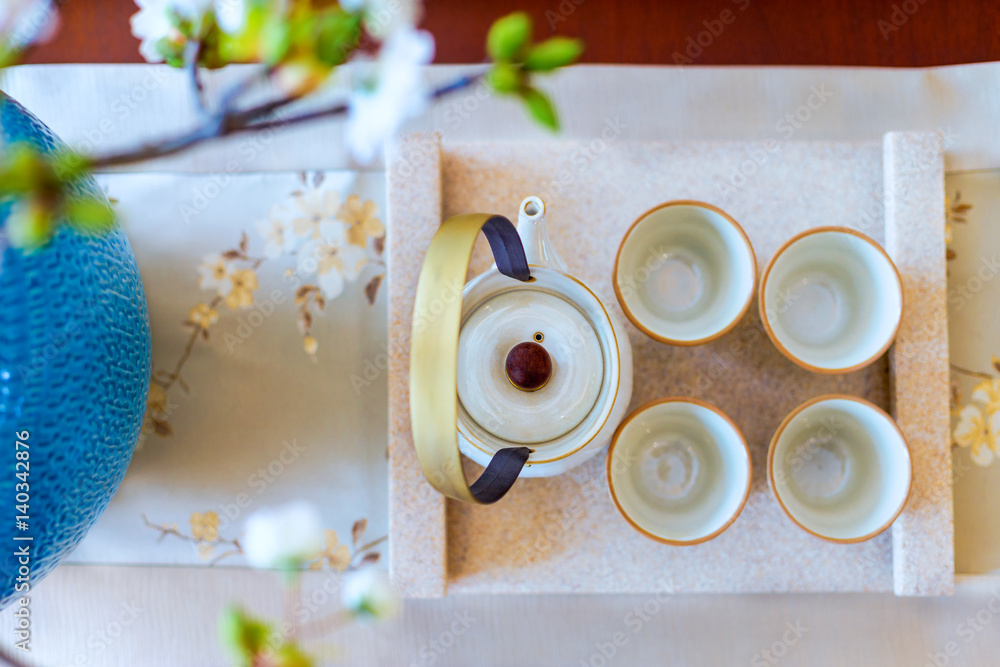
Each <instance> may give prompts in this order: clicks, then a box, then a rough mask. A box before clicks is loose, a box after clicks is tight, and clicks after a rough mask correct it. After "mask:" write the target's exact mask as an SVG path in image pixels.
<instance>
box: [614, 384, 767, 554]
mask: <svg viewBox="0 0 1000 667" xmlns="http://www.w3.org/2000/svg"><path fill="white" fill-rule="evenodd" d="M750 474H751V473H750V455H749V451H748V450H747V446H746V442H745V441H744V439H743V436H742V434H740V432H739V430H738V429H737V428H736V427H735V426H734V425H733V424H732V422H730V421H729V420H728V419H727V418H726V417H725V416H724V415H723V414H722V413H720V412H718V411H717V410H716V409H714V408H712V407H710V406H707V405H703V404H699V403H694V402H689V401H682V400H668V401H664V402H657V403H653V404H649V405H647V406H644V407H642V408H639V409H638V410H637V411H636V412H634V413H632V415H631V416H630V417H629V418H627V420H626V421H625V422H624V425H623V426H622V427H621V428H620V429H619V430H618V432H617V433H616V434H615V438H614V440H613V441H612V445H611V451H610V453H609V455H608V485H609V487H610V489H611V494H612V497H613V498H614V500H615V504H616V505H617V506H618V509H619V511H620V512H621V513H622V515H623V516H624V517H625V518H626V519H627V520H628V521H629V522H630V523H631V524H632V525H633V526H635V527H636V528H638V529H639V530H640V531H642V532H644V533H645V534H646V535H647V536H649V537H652V538H653V539H656V540H659V541H661V542H667V543H672V544H691V543H695V542H700V541H703V540H706V539H708V538H710V537H714V536H715V535H717V534H719V533H720V532H722V531H723V530H724V529H725V528H726V527H727V526H728V525H729V524H730V523H731V522H732V521H733V520H734V519H735V518H736V516H737V515H738V514H739V513H740V511H741V510H742V508H743V505H744V503H745V502H746V499H747V496H748V494H749V492H750Z"/></svg>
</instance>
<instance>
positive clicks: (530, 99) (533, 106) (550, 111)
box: [521, 88, 559, 132]
mask: <svg viewBox="0 0 1000 667" xmlns="http://www.w3.org/2000/svg"><path fill="white" fill-rule="evenodd" d="M521 98H522V99H523V100H524V104H525V106H527V107H528V113H530V114H531V117H532V118H534V119H535V120H536V121H538V123H539V124H541V125H543V126H544V127H547V128H548V129H550V130H552V131H553V132H555V131H557V130H558V129H559V118H558V117H557V116H556V109H555V107H554V106H552V101H551V100H550V99H549V98H548V96H546V95H545V93H543V92H542V91H540V90H538V89H537V88H525V89H524V90H523V91H522V92H521Z"/></svg>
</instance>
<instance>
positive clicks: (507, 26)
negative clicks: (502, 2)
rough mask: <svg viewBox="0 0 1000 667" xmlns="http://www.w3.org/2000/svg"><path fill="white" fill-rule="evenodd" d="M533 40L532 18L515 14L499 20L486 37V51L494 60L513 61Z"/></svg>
mask: <svg viewBox="0 0 1000 667" xmlns="http://www.w3.org/2000/svg"><path fill="white" fill-rule="evenodd" d="M530 38H531V17H530V16H528V15H527V14H525V13H524V12H514V13H513V14H508V15H507V16H504V17H503V18H500V19H497V20H496V22H495V23H494V24H493V25H492V26H491V27H490V32H489V34H488V35H487V36H486V51H487V53H489V54H490V57H491V58H493V60H500V61H503V60H513V59H514V58H515V56H517V54H518V52H519V51H521V49H522V47H524V46H525V45H526V44H527V43H528V40H529V39H530Z"/></svg>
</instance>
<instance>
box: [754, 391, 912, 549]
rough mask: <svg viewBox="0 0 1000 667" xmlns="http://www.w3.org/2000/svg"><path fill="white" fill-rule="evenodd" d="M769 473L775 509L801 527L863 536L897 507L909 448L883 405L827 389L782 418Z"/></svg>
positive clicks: (886, 522)
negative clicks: (824, 392) (775, 502)
mask: <svg viewBox="0 0 1000 667" xmlns="http://www.w3.org/2000/svg"><path fill="white" fill-rule="evenodd" d="M767 479H768V484H769V485H770V487H771V491H772V492H773V493H774V495H775V498H777V500H778V504H779V505H781V509H783V510H784V511H785V514H787V515H788V517H789V518H790V519H791V520H792V521H793V522H794V523H795V524H797V525H798V526H799V527H800V528H802V529H803V530H805V531H807V532H809V533H811V534H812V535H815V536H816V537H820V538H822V539H824V540H828V541H830V542H837V543H842V544H850V543H854V542H863V541H865V540H870V539H871V538H873V537H875V536H876V535H878V534H879V533H881V532H882V531H884V530H885V529H886V528H888V527H889V526H890V525H892V522H893V521H895V520H896V517H898V516H899V513H900V512H902V511H903V507H904V506H905V505H906V500H907V497H908V496H909V493H910V486H911V479H912V470H911V462H910V450H909V447H908V446H907V444H906V439H905V438H904V437H903V433H902V431H900V429H899V426H897V425H896V422H895V421H893V419H892V417H890V416H889V415H888V414H886V412H885V411H884V410H882V409H881V408H879V407H877V406H875V405H873V404H872V403H869V402H868V401H866V400H864V399H861V398H857V397H855V396H848V395H846V394H828V395H826V396H819V397H817V398H813V399H811V400H809V401H806V402H805V403H803V404H802V405H800V406H798V407H797V408H795V409H794V410H792V412H791V414H789V415H788V416H787V417H785V419H784V421H783V422H781V425H780V426H779V427H778V430H777V432H775V434H774V437H773V438H772V439H771V445H770V448H769V449H768V453H767Z"/></svg>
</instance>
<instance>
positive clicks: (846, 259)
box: [759, 227, 903, 373]
mask: <svg viewBox="0 0 1000 667" xmlns="http://www.w3.org/2000/svg"><path fill="white" fill-rule="evenodd" d="M759 304H760V316H761V319H762V320H763V322H764V328H765V329H766V330H767V335H768V336H769V337H770V338H771V341H772V342H773V343H774V344H775V346H776V347H777V348H778V349H779V350H780V351H781V353H782V354H784V355H785V356H786V357H788V358H789V359H791V360H792V361H794V362H795V363H797V364H798V365H799V366H802V367H803V368H808V369H809V370H811V371H815V372H817V373H847V372H849V371H854V370H857V369H859V368H862V367H864V366H867V365H868V364H870V363H871V362H873V361H875V360H876V359H877V358H879V357H880V356H882V354H884V353H885V351H886V350H888V349H889V346H890V345H891V344H892V341H893V339H894V338H895V337H896V332H897V331H898V330H899V323H900V320H901V319H902V314H903V284H902V280H901V279H900V276H899V271H897V270H896V266H895V264H893V263H892V260H891V259H889V255H887V254H886V252H885V250H883V249H882V247H881V246H879V244H877V243H875V241H873V240H871V239H870V238H868V237H867V236H865V235H864V234H861V233H860V232H856V231H854V230H851V229H846V228H843V227H817V228H816V229H810V230H808V231H806V232H803V233H801V234H799V235H798V236H795V237H793V238H792V239H790V240H789V241H787V242H786V243H785V245H783V246H782V247H781V248H780V249H779V250H778V252H777V253H775V255H774V257H773V258H772V259H771V261H770V262H769V263H768V265H767V268H765V269H764V274H763V276H762V277H761V279H760V298H759Z"/></svg>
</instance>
